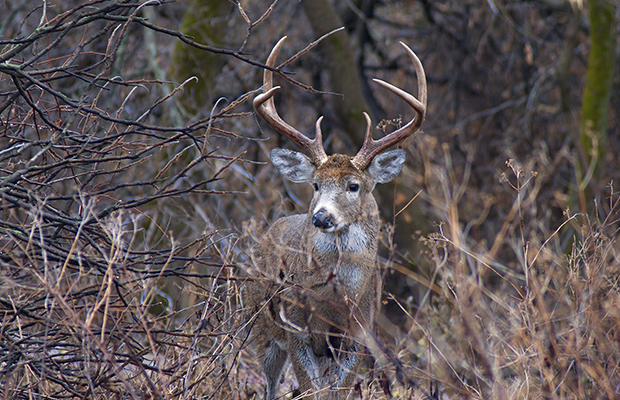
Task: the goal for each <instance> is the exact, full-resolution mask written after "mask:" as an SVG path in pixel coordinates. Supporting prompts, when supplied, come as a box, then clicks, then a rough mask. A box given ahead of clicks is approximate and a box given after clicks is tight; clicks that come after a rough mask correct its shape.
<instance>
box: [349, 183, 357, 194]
mask: <svg viewBox="0 0 620 400" xmlns="http://www.w3.org/2000/svg"><path fill="white" fill-rule="evenodd" d="M347 190H348V191H349V192H357V191H358V190H360V185H358V184H357V183H351V184H350V185H349V187H348V188H347Z"/></svg>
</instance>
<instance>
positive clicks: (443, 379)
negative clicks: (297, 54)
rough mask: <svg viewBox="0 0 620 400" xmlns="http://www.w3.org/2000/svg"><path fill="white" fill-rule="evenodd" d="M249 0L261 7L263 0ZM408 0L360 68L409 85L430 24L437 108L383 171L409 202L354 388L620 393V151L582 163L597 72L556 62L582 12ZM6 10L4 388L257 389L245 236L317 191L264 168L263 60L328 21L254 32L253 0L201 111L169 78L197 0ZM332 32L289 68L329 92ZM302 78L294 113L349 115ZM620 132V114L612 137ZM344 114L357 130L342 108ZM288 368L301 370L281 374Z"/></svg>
mask: <svg viewBox="0 0 620 400" xmlns="http://www.w3.org/2000/svg"><path fill="white" fill-rule="evenodd" d="M241 3H244V4H242V5H243V6H246V8H245V10H246V11H247V14H248V15H249V17H248V18H250V19H251V20H257V18H259V16H260V15H263V13H264V12H265V10H267V8H268V7H269V4H270V3H269V2H260V1H259V2H253V3H252V4H251V5H246V4H245V2H241ZM405 3H407V2H387V3H386V4H382V5H380V6H377V7H378V8H377V10H376V15H374V16H373V18H371V20H370V22H369V23H370V24H371V25H370V26H371V28H372V33H373V35H375V41H377V42H381V44H380V45H377V48H376V49H375V48H371V47H372V46H370V45H369V44H368V43H367V45H366V48H367V50H368V52H369V53H370V56H369V58H368V59H367V60H366V61H367V67H368V69H369V70H372V71H373V73H372V75H373V76H374V75H377V76H379V77H381V78H385V80H387V81H390V82H394V83H395V84H396V85H398V86H402V87H408V85H409V80H408V79H409V77H408V74H407V69H406V68H408V67H407V66H404V64H402V63H401V62H400V60H399V59H398V58H397V56H396V55H394V59H391V58H390V57H392V55H390V54H384V53H382V51H383V50H380V49H388V48H389V46H390V43H395V39H397V38H398V39H401V38H405V39H407V41H408V42H409V43H410V44H411V43H414V40H413V38H412V37H411V36H413V37H414V38H415V46H416V48H415V50H416V52H417V53H418V54H419V55H420V58H421V59H422V61H423V62H424V64H425V65H426V66H427V67H426V68H427V71H429V74H428V75H429V83H430V89H429V93H430V95H431V96H430V100H429V101H430V103H429V113H428V120H427V121H426V122H425V125H424V126H423V128H424V129H425V130H426V133H422V134H420V135H419V137H418V138H417V139H416V140H415V142H412V143H409V144H408V145H407V146H406V149H407V151H408V152H409V154H410V157H409V158H408V160H409V161H408V164H407V168H406V169H405V171H403V174H402V175H401V176H400V177H399V178H398V183H397V185H396V187H395V188H394V187H390V188H389V191H392V190H393V192H394V199H395V200H394V203H393V204H385V203H384V204H381V206H382V212H384V215H385V216H386V219H387V220H388V221H391V222H390V223H388V224H386V225H385V229H384V234H383V237H382V242H383V247H382V250H381V254H380V260H381V263H380V264H381V266H382V268H384V272H385V277H386V287H385V293H384V307H383V312H382V314H381V315H380V317H379V320H378V324H377V325H378V326H377V332H376V335H374V336H372V337H371V338H369V340H368V343H367V344H368V349H369V352H370V354H371V355H372V356H373V357H372V358H373V361H374V362H373V363H372V364H369V365H368V366H367V367H365V368H364V369H363V371H362V374H360V376H359V381H358V383H357V386H356V388H355V390H354V391H353V392H352V394H351V398H359V397H360V396H361V398H363V399H379V398H390V397H391V398H398V399H405V398H428V397H435V398H440V399H448V398H463V399H470V398H471V399H487V398H492V399H522V398H532V399H537V398H541V399H543V398H544V399H584V398H617V397H618V396H619V394H618V393H619V392H620V367H619V365H618V363H619V362H620V337H619V336H618V335H619V333H618V332H620V326H619V325H620V283H619V278H620V264H619V262H618V258H617V255H616V252H617V249H618V243H617V240H616V238H617V236H618V214H619V212H620V204H619V199H620V197H619V196H618V195H617V193H615V192H614V187H613V185H612V184H608V183H609V182H613V181H614V178H616V177H617V171H618V165H617V160H615V158H614V157H608V158H607V159H605V160H603V161H604V163H602V166H599V170H598V171H599V172H597V174H598V175H597V174H595V173H592V174H590V173H589V172H592V171H589V170H586V171H581V169H580V167H579V161H578V160H579V159H580V155H579V148H578V145H577V144H575V143H572V140H571V129H572V128H571V120H572V118H573V116H574V115H578V111H579V107H580V105H579V101H578V96H577V95H576V93H579V90H580V84H579V82H578V80H577V79H573V80H570V79H569V83H570V84H569V85H568V87H566V88H564V89H566V90H567V91H568V93H569V94H571V96H570V97H569V98H568V99H566V98H562V99H561V98H560V97H561V94H560V89H558V88H557V87H556V84H555V81H554V79H552V78H554V77H555V76H557V74H559V72H558V70H559V69H560V68H561V67H562V66H561V65H559V64H558V63H559V62H558V61H557V60H559V59H560V57H559V53H560V51H561V49H562V48H563V44H564V36H563V32H564V28H565V24H564V21H565V19H566V18H568V14H566V13H567V11H566V10H559V11H558V10H554V9H545V8H541V7H542V6H540V7H539V8H537V7H533V6H532V5H531V4H530V3H527V4H526V3H523V2H514V3H510V4H508V5H506V8H501V9H499V10H497V9H489V8H488V7H486V6H485V7H483V6H481V5H477V4H470V2H459V1H452V2H451V1H447V2H443V3H441V4H439V3H435V2H429V4H430V5H431V7H430V9H423V7H421V2H410V3H411V4H409V3H407V4H405ZM494 4H495V3H494ZM9 5H10V7H8V6H7V7H8V13H7V15H9V16H10V18H7V17H5V16H2V17H1V18H2V20H1V21H0V23H1V24H2V26H0V28H1V29H0V31H1V32H3V35H4V37H3V39H2V40H3V41H2V48H1V49H0V94H1V96H0V321H1V326H0V398H4V399H67V398H76V399H77V398H80V399H151V398H157V399H164V398H165V399H258V398H262V397H263V390H264V389H263V378H262V375H261V373H260V368H259V365H258V361H257V360H256V358H255V357H254V353H253V349H252V347H251V346H249V336H248V334H249V327H250V325H251V322H252V319H251V317H252V316H251V315H248V314H247V313H246V312H245V310H244V305H243V301H242V296H241V294H242V292H243V287H244V281H243V279H244V278H243V274H242V268H241V266H242V265H243V264H244V263H245V262H246V258H245V251H246V250H247V248H248V246H249V245H251V240H249V241H247V240H245V239H247V236H248V235H246V236H244V234H247V233H248V232H249V231H251V234H250V235H249V236H250V237H252V236H257V235H258V234H259V233H260V232H261V231H262V230H263V229H264V228H265V226H266V225H267V224H268V223H269V222H270V221H273V220H274V219H275V218H277V217H278V216H281V215H282V214H290V213H292V212H299V211H305V209H304V208H305V207H306V206H307V203H306V199H307V198H308V192H307V191H306V188H298V187H295V185H288V184H287V183H285V182H283V181H282V180H281V178H279V177H277V175H276V172H275V170H274V169H273V167H272V166H270V165H269V164H268V163H264V161H266V153H267V152H268V150H270V149H271V148H272V147H275V146H277V145H282V144H281V143H277V142H279V139H277V138H275V137H274V135H272V138H271V139H266V136H267V135H266V134H263V133H262V132H260V129H259V128H258V125H257V121H256V119H255V117H254V115H253V114H252V109H251V104H250V101H249V100H250V99H251V98H252V97H253V94H252V90H255V89H256V88H257V87H258V86H259V82H260V79H261V76H260V75H261V72H262V71H261V69H260V68H259V67H258V66H257V65H256V62H255V61H256V60H262V59H264V55H265V54H266V52H267V49H269V48H270V47H271V45H272V43H273V41H274V40H275V38H277V37H279V36H278V35H280V36H281V34H287V35H289V37H290V39H289V40H290V46H291V47H290V49H287V52H288V54H289V56H290V55H292V54H293V53H294V51H297V50H300V49H302V48H304V47H305V45H306V44H307V43H309V42H311V41H312V40H313V39H314V36H313V35H312V33H311V31H310V29H309V28H308V27H307V21H305V20H304V19H303V18H301V17H299V14H300V9H299V6H298V4H296V2H284V3H282V2H280V3H277V4H276V5H275V6H274V10H273V14H272V15H271V16H267V17H266V18H265V19H264V20H262V23H261V24H259V25H257V26H253V27H252V30H251V32H249V30H248V26H247V24H246V23H245V21H244V18H243V17H242V16H241V14H240V13H238V11H235V14H234V16H232V17H231V20H230V21H231V22H230V26H231V27H233V28H235V29H232V28H231V29H230V30H229V31H228V32H227V34H228V35H229V36H228V37H227V40H229V42H230V43H237V44H238V43H243V42H244V39H247V41H246V42H245V43H246V44H247V48H246V50H247V53H246V54H235V53H234V52H231V51H228V50H226V51H222V52H221V53H219V54H221V56H222V57H225V59H226V60H227V62H226V63H225V65H224V67H223V68H222V71H221V76H220V77H219V78H218V79H219V80H218V82H217V85H216V87H217V88H218V90H223V89H222V88H227V90H228V91H227V92H226V96H228V102H224V101H220V102H216V101H217V99H213V103H212V104H208V105H204V107H202V108H201V111H200V112H198V113H197V114H196V115H192V114H189V113H188V112H187V111H186V110H185V108H184V104H183V103H182V102H180V101H179V99H178V98H179V95H180V93H181V91H182V89H184V90H187V91H188V92H191V90H190V87H191V84H192V80H191V79H188V81H186V82H185V83H183V82H178V83H171V82H169V80H171V78H169V76H168V73H169V71H168V70H167V69H166V68H167V65H166V60H170V59H171V53H172V52H173V44H174V42H175V41H178V40H181V38H180V35H179V33H178V32H176V29H178V26H179V25H180V21H181V20H182V17H183V12H184V7H185V6H184V4H182V3H176V4H163V3H162V4H155V3H149V4H148V5H147V4H143V5H141V6H139V7H137V6H136V5H133V4H128V3H126V2H121V1H102V2H94V3H92V4H89V6H88V7H86V6H85V4H84V3H80V2H63V3H62V4H60V3H59V4H53V3H52V2H49V1H48V2H46V3H45V7H47V8H45V9H44V8H43V7H44V6H43V5H41V6H40V7H38V8H37V9H35V10H34V11H33V10H32V6H31V4H29V2H26V1H24V2H22V3H15V4H14V3H10V4H9ZM147 10H148V12H151V14H148V13H147ZM153 10H155V11H153ZM425 13H428V14H425ZM282 14H286V15H287V18H281V16H282ZM145 15H147V16H148V18H149V20H148V21H145V20H143V19H141V17H143V16H145ZM289 15H294V16H296V18H293V19H290V20H291V21H292V22H289V23H287V25H285V26H283V25H282V23H281V22H278V21H282V20H287V21H288V20H289V18H288V16H289ZM408 16H414V19H415V24H414V25H415V26H410V25H408V24H411V22H410V21H409V19H408ZM431 17H432V18H431ZM386 21H387V22H386ZM498 21H499V22H498ZM505 21H509V22H510V23H504V22H505ZM500 22H501V23H500ZM149 24H151V25H149ZM166 29H170V31H166ZM145 32H146V33H145ZM463 32H467V35H464V34H462V33H463ZM524 32H525V33H524ZM185 39H187V38H184V40H185ZM359 40H361V39H359ZM575 40H576V42H577V45H576V47H574V48H573V49H571V52H572V53H571V54H573V55H574V57H575V58H576V61H574V62H573V63H572V64H571V65H570V67H571V68H570V69H568V72H567V73H568V74H569V77H570V76H571V75H570V74H572V77H573V78H574V77H579V76H581V75H583V74H582V72H583V66H584V60H585V56H584V54H585V50H584V49H585V48H586V45H585V44H584V43H585V42H586V41H585V38H584V36H583V32H582V31H580V30H578V32H577V36H576V39H575ZM231 46H232V45H231ZM203 49H204V48H203ZM318 49H320V46H319V48H317V49H313V50H312V51H311V52H309V53H307V54H304V56H303V57H301V59H300V61H297V62H296V64H293V65H290V66H289V67H288V68H290V69H291V70H295V71H296V72H297V71H299V74H298V75H295V76H294V78H295V79H298V80H299V81H301V82H313V84H315V83H316V84H317V85H318V87H317V88H318V89H327V91H328V90H329V88H328V85H327V84H326V83H325V82H324V80H325V77H324V76H323V75H322V70H321V62H322V61H321V60H320V58H319V56H318V55H317V54H319V52H318ZM220 50H223V49H220ZM248 53H252V54H249V55H248ZM283 54H284V52H283ZM532 54H534V55H535V57H532ZM247 61H249V62H247ZM259 64H260V63H259ZM401 64H402V65H401ZM395 65H396V66H397V67H398V68H393V67H394V66H395ZM374 70H377V71H376V72H377V74H375V73H374V72H375V71H374ZM480 77H483V78H484V80H480ZM188 78H189V76H188ZM485 82H488V83H485ZM485 85H486V86H485ZM283 86H284V87H283V90H282V92H283V93H282V95H281V96H282V98H283V99H287V100H283V101H282V107H281V108H280V110H281V111H282V112H283V114H284V115H285V118H286V119H287V121H290V122H291V124H293V125H295V126H300V129H302V127H303V129H305V128H306V127H310V128H311V126H312V121H313V118H309V117H308V113H309V110H313V112H315V110H320V111H321V112H324V113H325V114H326V115H327V117H326V121H327V120H329V119H330V118H331V120H332V121H331V122H332V123H331V124H327V123H326V124H325V125H334V126H337V124H335V123H334V116H333V115H330V109H331V108H332V107H331V106H330V104H331V102H332V101H334V100H333V99H332V98H331V97H330V98H328V100H325V99H326V96H322V97H321V96H317V95H313V94H308V93H306V92H303V91H301V90H300V89H299V88H298V87H295V88H294V90H292V89H291V86H290V85H288V84H287V83H286V84H284V85H283ZM288 99H290V100H288ZM377 100H378V101H379V102H384V108H386V109H388V108H389V109H390V110H389V111H390V115H391V116H396V115H397V114H398V112H399V111H400V110H401V109H400V107H401V105H399V104H391V103H389V100H387V101H386V100H385V99H383V98H379V99H377ZM614 101H615V102H617V98H615V97H614V98H612V103H613V102H614ZM562 102H567V104H565V106H566V107H568V110H567V111H560V110H559V108H558V107H559V106H558V105H559V104H560V103H562ZM392 108H393V109H392ZM617 130H618V122H617V118H616V115H615V112H614V110H612V111H611V113H610V131H611V133H610V135H609V143H608V146H609V148H610V151H609V152H610V154H618V151H616V150H617V149H618V148H620V146H619V145H620V142H619V141H618V140H617V139H614V138H617V137H618V136H619V135H614V133H617ZM325 133H326V137H328V140H327V142H328V143H329V144H328V145H329V146H331V147H332V148H339V147H346V144H343V143H346V140H344V141H343V143H340V142H339V140H338V138H339V137H340V136H343V135H344V134H343V133H342V132H339V131H338V128H337V127H336V128H334V127H327V128H326V132H325ZM339 135H340V136H339ZM416 193H418V195H416ZM414 196H418V197H416V198H415V200H413V201H411V200H412V199H413V198H414ZM381 198H383V199H384V197H383V195H382V197H381ZM583 199H592V200H594V201H591V202H590V203H588V204H587V207H589V208H590V209H589V210H585V207H584V200H583ZM586 203H587V201H586ZM591 204H594V205H595V207H591ZM386 210H387V212H386ZM390 210H391V212H390ZM401 210H404V211H402V212H401ZM397 213H398V216H394V215H396V214H397ZM247 221H251V222H250V223H248V222H247ZM412 226H413V227H414V228H415V229H419V230H420V231H418V232H416V231H414V230H412V229H410V228H411V227H412ZM294 386H295V382H294V376H293V374H292V371H290V369H289V370H288V371H287V373H286V376H285V381H284V383H283V385H281V394H282V395H283V396H284V395H286V396H289V397H290V392H291V391H292V389H293V388H294Z"/></svg>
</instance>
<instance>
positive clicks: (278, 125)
mask: <svg viewBox="0 0 620 400" xmlns="http://www.w3.org/2000/svg"><path fill="white" fill-rule="evenodd" d="M285 39H286V36H284V37H283V38H282V39H280V40H279V41H278V43H276V45H275V46H274V48H273V50H271V53H270V54H269V57H268V58H267V63H266V65H267V66H269V67H271V68H273V67H274V65H275V62H276V58H277V57H278V53H279V52H280V48H281V47H282V43H283V42H284V40H285ZM279 89H280V86H276V87H273V72H272V71H271V70H269V69H267V68H265V72H264V73H263V93H261V94H260V95H258V96H256V98H255V99H254V109H256V112H257V113H259V114H260V116H261V117H263V118H264V119H265V121H267V123H268V124H269V125H271V127H272V128H273V129H275V130H276V131H277V132H278V133H280V134H282V135H284V136H286V137H287V138H289V139H291V140H292V141H293V142H295V143H297V144H298V145H299V146H300V147H301V148H302V149H303V150H305V151H306V152H307V153H308V155H309V156H310V159H311V160H312V162H313V163H314V164H315V165H317V166H318V165H321V164H323V163H324V162H325V161H326V160H327V154H325V149H323V137H322V135H321V120H322V119H323V117H321V118H319V119H318V120H317V121H316V134H315V137H314V139H310V138H309V137H308V136H306V135H304V134H303V133H301V132H299V131H298V130H297V129H295V128H293V127H292V126H290V125H289V124H287V123H286V122H284V120H283V119H282V118H280V116H279V115H278V112H277V111H276V107H275V104H274V101H273V95H274V94H275V93H276V92H277V91H278V90H279Z"/></svg>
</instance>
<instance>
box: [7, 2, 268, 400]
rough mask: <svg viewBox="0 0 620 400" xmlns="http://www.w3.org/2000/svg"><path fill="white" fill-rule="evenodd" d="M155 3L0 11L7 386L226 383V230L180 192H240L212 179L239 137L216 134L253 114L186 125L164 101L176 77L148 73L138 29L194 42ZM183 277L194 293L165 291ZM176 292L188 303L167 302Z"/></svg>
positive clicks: (230, 162) (190, 389)
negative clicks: (229, 141) (206, 223)
mask: <svg viewBox="0 0 620 400" xmlns="http://www.w3.org/2000/svg"><path fill="white" fill-rule="evenodd" d="M154 5H156V4H155V3H149V2H147V3H142V4H141V3H136V2H132V1H126V0H122V1H92V2H89V3H84V4H78V5H75V4H71V3H69V4H64V3H63V4H61V5H57V6H53V7H52V6H49V7H48V3H46V2H43V3H42V5H41V6H40V7H38V8H36V9H35V10H33V11H30V6H28V5H27V4H22V5H16V6H15V8H14V9H12V10H10V13H11V16H12V17H13V18H12V20H13V21H19V20H21V21H22V22H21V24H18V23H13V22H12V21H9V20H6V21H5V23H6V26H4V27H3V29H2V30H3V31H4V32H6V34H7V36H6V37H11V38H10V39H6V37H5V38H4V39H2V40H1V45H2V48H1V50H0V92H1V96H0V98H1V99H2V100H1V101H0V213H1V217H0V264H1V267H0V275H1V277H0V319H2V328H1V329H0V349H1V350H0V382H1V384H0V387H2V389H0V392H1V393H2V397H4V398H15V399H19V398H32V396H36V398H61V397H72V396H76V397H80V398H84V397H91V398H96V397H100V396H104V395H103V393H108V394H109V393H116V394H117V396H119V398H126V397H129V398H143V397H144V396H145V393H149V394H150V396H153V397H155V398H157V397H163V395H164V393H169V394H176V395H179V394H184V395H189V394H195V391H196V390H199V389H198V387H199V386H200V385H199V384H200V382H203V381H204V379H205V378H206V377H209V376H210V377H213V376H214V375H216V376H217V377H219V378H218V379H219V380H218V379H215V380H214V381H213V382H216V384H219V385H222V384H223V382H224V380H225V377H226V369H222V366H223V365H230V363H231V360H232V359H234V357H235V354H230V356H229V357H228V358H227V357H214V354H218V355H221V353H222V348H223V347H225V346H226V345H227V343H230V342H231V341H232V340H236V339H235V337H236V336H234V335H233V333H234V331H231V327H232V326H233V325H238V321H236V320H235V318H237V317H238V313H236V312H235V311H234V310H235V309H236V306H235V304H236V301H237V297H236V296H237V286H236V282H235V281H234V280H231V279H230V278H228V277H227V274H226V272H227V270H228V267H227V263H228V262H229V259H228V258H227V256H226V255H225V254H222V253H221V252H220V248H218V246H219V245H221V243H222V240H221V238H219V237H218V238H219V239H220V242H218V243H216V239H215V238H216V236H217V232H214V231H213V230H208V229H207V230H204V228H196V227H195V226H193V225H192V224H191V222H190V221H188V220H187V219H186V220H185V221H183V217H180V216H179V213H180V212H179V211H178V210H176V211H175V207H177V206H176V204H177V202H182V201H184V202H189V203H190V204H194V205H195V204H198V203H200V202H202V203H203V204H207V205H208V204H209V200H208V199H209V198H210V197H218V196H227V195H231V194H233V193H236V192H237V190H236V189H234V188H229V187H225V186H223V185H221V184H220V180H221V177H222V176H223V175H224V174H226V173H228V172H229V170H231V169H232V167H233V166H234V165H235V163H236V162H237V161H239V160H240V158H241V156H242V155H243V150H242V149H241V150H238V151H236V154H235V153H233V154H230V153H228V154H227V153H225V152H222V151H220V150H219V149H218V148H217V147H216V146H217V145H214V143H217V140H221V139H218V138H221V137H228V138H235V137H237V135H236V134H235V133H233V132H231V131H228V130H226V128H225V126H226V124H227V121H229V120H232V119H239V118H241V117H243V116H245V115H247V114H248V113H243V112H238V111H236V108H237V107H238V106H240V105H242V104H243V103H244V101H245V98H246V97H244V96H241V97H240V99H239V100H238V101H235V102H231V103H230V104H229V105H228V106H227V107H225V108H224V109H222V110H220V111H218V112H217V113H211V114H210V115H207V116H204V117H198V118H194V120H193V121H192V122H191V123H190V124H183V123H179V121H182V120H183V119H182V118H176V120H175V119H174V118H171V117H169V116H170V115H174V113H173V112H169V113H163V112H162V109H163V108H164V107H167V110H171V109H176V108H177V105H176V104H175V102H174V96H175V94H176V93H178V91H179V90H180V89H182V88H183V85H184V84H181V85H174V84H172V83H170V82H166V81H163V80H160V79H149V78H148V76H149V75H150V76H155V75H156V74H154V73H152V71H151V70H149V65H151V64H150V63H151V62H152V60H150V59H149V58H148V57H149V56H148V54H146V53H145V52H137V51H136V49H137V48H138V47H139V46H142V45H144V42H143V41H142V34H143V33H144V32H145V30H151V32H159V33H160V34H165V35H168V36H172V37H178V38H183V39H184V40H185V41H187V42H190V43H191V42H192V41H191V40H190V39H188V38H186V37H185V36H184V35H182V34H181V33H180V32H176V31H174V30H171V29H168V28H164V27H157V26H156V25H154V24H153V23H150V22H148V21H147V20H146V19H145V18H144V17H143V16H142V13H143V11H145V9H146V8H147V7H150V6H154ZM203 47H204V48H205V50H209V51H214V52H219V53H220V54H224V55H227V56H230V57H234V58H236V59H239V60H242V61H245V62H251V60H249V59H248V58H247V57H245V56H243V55H242V54H240V53H238V52H234V51H228V50H218V49H215V48H210V47H209V46H203ZM252 63H253V62H252ZM254 64H257V65H260V64H259V63H254ZM145 77H146V78H145ZM178 113H180V111H179V112H178ZM178 113H177V114H178ZM175 124H176V125H177V126H174V125H175ZM210 135H211V136H214V137H216V139H215V140H210V139H209V137H210ZM162 165H163V167H162ZM205 198H206V199H207V200H205ZM184 222H185V223H184ZM183 224H184V225H185V226H184V229H175V232H180V234H181V235H183V237H181V238H179V237H172V234H171V233H170V232H168V229H167V228H170V227H171V226H178V225H183ZM190 238H191V239H190ZM214 253H215V256H214V255H213V254H214ZM164 278H166V279H164ZM209 278H211V279H209ZM162 281H163V282H164V284H163V285H162V284H161V283H162ZM185 284H187V285H189V287H190V288H193V289H192V290H190V294H189V295H188V294H187V291H183V290H176V291H175V288H176V289H178V288H180V287H181V286H182V285H185ZM165 285H167V286H166V288H167V290H166V291H164V290H161V287H162V286H165ZM201 293H206V299H204V297H203V296H202V295H201ZM187 296H193V300H192V299H189V300H188V299H186V298H185V297H187ZM198 297H200V299H197V298H198ZM190 300H191V301H190ZM200 300H203V301H200ZM179 305H185V306H186V308H185V309H184V310H183V311H181V312H179V311H173V310H178V309H179ZM173 315H174V316H175V317H178V318H169V317H170V316H173ZM222 315H226V318H222ZM164 317H166V318H164ZM190 318H193V319H191V321H192V323H191V324H188V323H185V322H188V321H190ZM172 321H174V322H172ZM179 321H181V322H179ZM197 327H198V328H197ZM164 356H165V357H166V358H167V361H166V362H165V363H162V358H163V357H164ZM205 359H207V360H211V362H206V363H205V362H204V360H205ZM216 359H217V362H216V361H215V360H216ZM170 360H174V362H173V363H171V362H170ZM198 361H203V362H202V363H201V364H200V365H201V366H200V368H198V369H197V368H195V366H196V365H197V362H198ZM200 390H207V389H205V388H204V387H203V388H201V389H200ZM104 397H105V396H104Z"/></svg>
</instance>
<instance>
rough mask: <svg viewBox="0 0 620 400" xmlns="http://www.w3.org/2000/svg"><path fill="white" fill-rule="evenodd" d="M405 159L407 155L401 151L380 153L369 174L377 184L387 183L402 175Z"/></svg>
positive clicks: (369, 169) (373, 161) (369, 168)
mask: <svg viewBox="0 0 620 400" xmlns="http://www.w3.org/2000/svg"><path fill="white" fill-rule="evenodd" d="M405 158H406V153H405V151H404V150H401V149H396V150H390V151H386V152H384V153H380V154H378V155H377V156H376V157H375V158H373V160H372V163H371V164H370V167H368V173H369V174H370V176H371V177H372V178H373V179H374V180H375V182H376V183H387V182H389V181H391V180H392V179H394V178H396V176H397V175H398V174H400V171H401V170H402V169H403V164H404V163H405Z"/></svg>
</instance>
